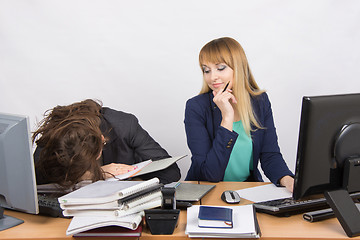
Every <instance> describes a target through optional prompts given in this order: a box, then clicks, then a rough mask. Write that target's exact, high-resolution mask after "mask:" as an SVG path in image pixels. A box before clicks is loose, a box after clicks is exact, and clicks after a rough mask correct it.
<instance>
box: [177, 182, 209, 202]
mask: <svg viewBox="0 0 360 240" xmlns="http://www.w3.org/2000/svg"><path fill="white" fill-rule="evenodd" d="M215 186H216V185H201V184H195V183H180V184H179V186H177V187H176V200H177V201H186V202H197V201H200V199H201V198H202V197H203V196H205V194H207V193H208V192H209V191H210V190H211V189H213V188H214V187H215Z"/></svg>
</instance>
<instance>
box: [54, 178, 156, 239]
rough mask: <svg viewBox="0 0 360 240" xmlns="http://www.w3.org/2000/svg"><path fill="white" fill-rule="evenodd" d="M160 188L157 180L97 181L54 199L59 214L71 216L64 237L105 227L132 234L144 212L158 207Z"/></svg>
mask: <svg viewBox="0 0 360 240" xmlns="http://www.w3.org/2000/svg"><path fill="white" fill-rule="evenodd" d="M161 187H162V184H160V183H159V179H158V178H153V179H150V180H148V181H97V182H95V183H92V184H89V185H87V186H85V187H82V188H80V189H78V190H75V191H73V192H71V193H68V194H66V195H64V196H62V197H60V198H59V199H58V200H59V203H60V207H61V208H62V209H63V215H64V216H70V217H73V219H72V220H71V223H70V225H69V227H68V229H67V231H66V234H67V235H74V236H80V235H84V232H85V231H89V230H91V231H94V230H92V229H96V228H100V227H106V226H120V227H124V228H127V229H131V230H133V231H136V230H138V228H139V225H140V224H141V221H142V217H143V215H144V210H145V209H151V208H156V207H160V206H161V203H162V194H161ZM140 227H141V226H140ZM137 232H139V231H137ZM140 232H141V231H140Z"/></svg>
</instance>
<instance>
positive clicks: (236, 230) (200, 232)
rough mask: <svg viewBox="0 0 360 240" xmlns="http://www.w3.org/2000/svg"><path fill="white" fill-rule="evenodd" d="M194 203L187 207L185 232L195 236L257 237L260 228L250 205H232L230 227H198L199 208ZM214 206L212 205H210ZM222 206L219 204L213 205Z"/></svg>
mask: <svg viewBox="0 0 360 240" xmlns="http://www.w3.org/2000/svg"><path fill="white" fill-rule="evenodd" d="M200 207H202V206H199V205H194V206H192V207H190V208H188V209H187V225H186V234H188V235H189V237H196V238H207V237H208V238H259V237H260V229H259V226H258V224H257V219H256V215H255V211H254V207H253V206H252V205H242V206H232V207H227V208H231V209H232V210H233V211H232V212H233V216H232V223H233V227H232V228H222V227H214V226H213V227H199V218H198V217H199V209H200ZM212 207H214V206H212ZM215 207H219V208H223V207H220V206H215Z"/></svg>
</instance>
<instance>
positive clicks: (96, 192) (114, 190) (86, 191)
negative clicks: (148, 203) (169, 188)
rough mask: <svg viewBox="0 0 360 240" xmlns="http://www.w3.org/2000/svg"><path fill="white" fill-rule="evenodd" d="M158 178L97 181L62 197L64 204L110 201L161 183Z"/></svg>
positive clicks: (60, 199)
mask: <svg viewBox="0 0 360 240" xmlns="http://www.w3.org/2000/svg"><path fill="white" fill-rule="evenodd" d="M159 184H160V183H159V179H158V178H152V179H150V180H147V181H102V180H101V181H97V182H95V183H92V184H89V185H87V186H85V187H82V188H80V189H78V190H75V191H73V192H71V193H68V194H66V195H64V196H62V197H60V198H59V199H58V200H59V203H60V204H62V205H63V206H64V205H65V206H69V205H75V204H99V203H109V202H112V201H116V200H119V199H123V198H125V197H127V196H130V195H132V194H135V193H137V192H140V191H142V190H145V189H148V188H151V187H153V186H155V185H159Z"/></svg>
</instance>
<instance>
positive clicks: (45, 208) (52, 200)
mask: <svg viewBox="0 0 360 240" xmlns="http://www.w3.org/2000/svg"><path fill="white" fill-rule="evenodd" d="M38 203H39V214H40V215H45V216H50V217H61V218H69V217H64V215H63V213H62V212H63V210H62V209H61V208H60V203H59V202H58V198H57V197H55V196H52V195H48V194H38Z"/></svg>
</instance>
